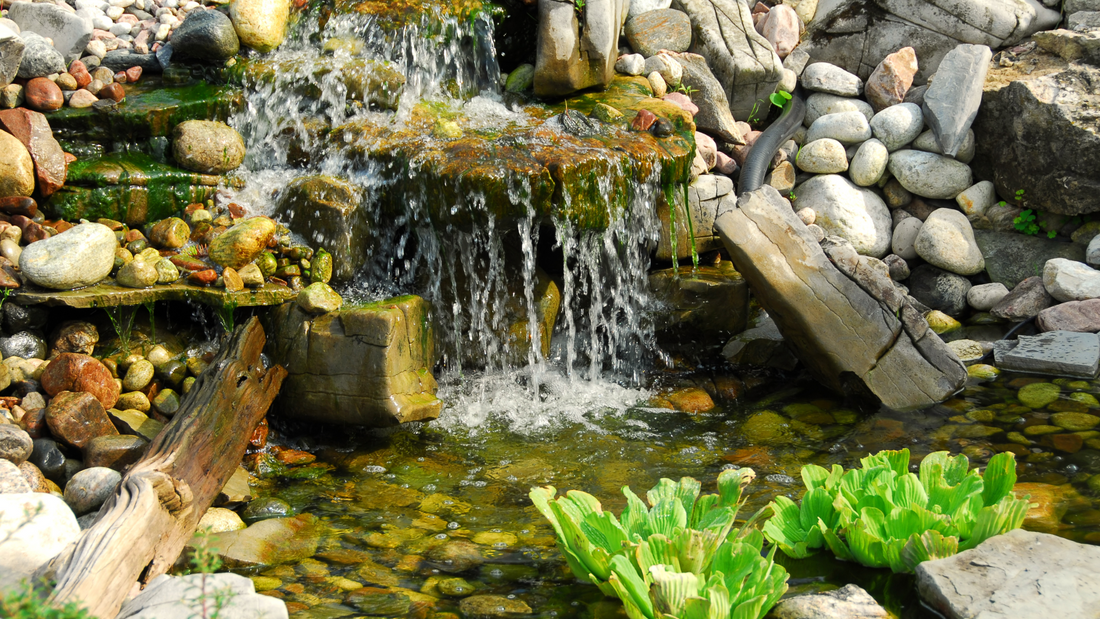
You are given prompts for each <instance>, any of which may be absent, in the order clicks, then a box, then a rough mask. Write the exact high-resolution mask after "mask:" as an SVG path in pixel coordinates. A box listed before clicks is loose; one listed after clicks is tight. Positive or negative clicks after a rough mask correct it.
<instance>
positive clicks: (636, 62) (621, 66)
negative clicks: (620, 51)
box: [615, 54, 645, 75]
mask: <svg viewBox="0 0 1100 619" xmlns="http://www.w3.org/2000/svg"><path fill="white" fill-rule="evenodd" d="M615 70H616V71H618V72H619V73H624V74H626V75H642V74H643V73H645V56H643V55H641V54H624V55H622V56H620V57H619V59H618V60H616V61H615Z"/></svg>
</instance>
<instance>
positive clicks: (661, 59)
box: [645, 54, 684, 98]
mask: <svg viewBox="0 0 1100 619" xmlns="http://www.w3.org/2000/svg"><path fill="white" fill-rule="evenodd" d="M645 72H646V73H649V74H651V75H652V74H653V73H657V74H658V75H660V76H661V79H662V80H664V82H665V84H667V85H668V86H675V85H677V84H679V83H680V78H681V77H682V76H683V73H684V68H683V67H682V66H681V65H680V63H678V62H676V61H675V60H674V59H673V58H672V56H670V55H669V54H657V55H656V56H650V57H649V58H646V60H645ZM654 96H657V95H656V93H654ZM663 96H664V95H661V97H663ZM658 98H660V97H658Z"/></svg>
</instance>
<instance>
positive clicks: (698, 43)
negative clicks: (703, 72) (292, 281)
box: [680, 0, 783, 118]
mask: <svg viewBox="0 0 1100 619" xmlns="http://www.w3.org/2000/svg"><path fill="white" fill-rule="evenodd" d="M680 4H681V5H682V7H683V10H684V12H686V13H687V14H688V17H689V18H690V19H691V24H692V35H693V39H694V42H693V48H692V50H693V51H694V52H696V53H698V54H700V55H701V56H703V58H705V59H706V61H707V64H708V65H709V66H710V68H711V70H713V71H714V75H715V77H717V78H718V81H719V82H720V83H721V84H722V86H723V87H724V88H725V92H726V98H727V99H728V100H729V103H730V112H731V113H732V114H733V116H734V117H735V118H748V117H749V115H750V114H752V111H753V108H754V107H763V108H764V109H766V108H767V106H768V96H769V95H771V94H772V93H773V92H775V87H776V85H777V84H779V80H780V78H781V77H782V69H783V64H782V61H781V60H780V59H779V56H778V55H776V53H775V51H774V50H773V49H772V46H771V43H769V42H768V40H767V39H765V38H764V37H763V36H761V35H760V34H759V33H758V32H757V31H756V28H755V27H754V25H753V18H752V11H751V10H750V9H749V6H748V3H746V2H742V1H740V0H682V1H681V2H680Z"/></svg>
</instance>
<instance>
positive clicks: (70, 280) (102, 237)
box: [19, 223, 118, 290]
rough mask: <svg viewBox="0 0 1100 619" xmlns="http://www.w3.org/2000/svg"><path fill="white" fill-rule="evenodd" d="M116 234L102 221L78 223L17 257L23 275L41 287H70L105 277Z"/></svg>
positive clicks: (36, 244)
mask: <svg viewBox="0 0 1100 619" xmlns="http://www.w3.org/2000/svg"><path fill="white" fill-rule="evenodd" d="M116 247H118V241H117V240H115V233H114V232H111V229H110V228H108V227H107V226H104V225H103V224H93V223H87V224H80V225H78V226H73V227H72V228H69V229H68V230H66V231H64V232H62V233H61V234H58V235H57V236H52V237H50V238H48V239H45V240H42V241H37V242H34V243H31V244H30V245H27V246H26V247H25V248H24V249H23V254H22V255H21V256H20V257H19V268H20V270H22V272H23V275H24V276H25V277H27V279H29V280H31V281H32V282H34V283H36V284H38V285H39V286H42V287H43V288H51V289H54V290H70V289H72V288H80V287H82V286H90V285H92V284H94V283H96V282H98V281H99V280H101V279H103V278H104V277H107V275H109V274H110V273H111V269H112V268H114V265H115V248H116Z"/></svg>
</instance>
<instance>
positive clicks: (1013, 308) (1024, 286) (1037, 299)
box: [989, 277, 1054, 322]
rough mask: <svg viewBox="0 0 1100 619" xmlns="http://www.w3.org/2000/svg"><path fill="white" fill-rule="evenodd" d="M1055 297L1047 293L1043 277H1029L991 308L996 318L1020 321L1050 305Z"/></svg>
mask: <svg viewBox="0 0 1100 619" xmlns="http://www.w3.org/2000/svg"><path fill="white" fill-rule="evenodd" d="M1053 302H1054V299H1052V298H1051V297H1050V295H1049V294H1047V291H1046V288H1045V287H1044V286H1043V280H1042V278H1041V277H1029V278H1027V279H1025V280H1024V281H1022V282H1020V283H1019V284H1017V285H1016V286H1015V287H1014V288H1013V289H1012V292H1009V293H1008V295H1006V296H1005V297H1004V298H1003V299H1001V300H1000V301H998V302H997V304H996V305H994V306H993V308H992V309H990V310H989V313H990V314H993V316H994V317H996V318H1002V319H1004V320H1008V321H1010V322H1020V321H1021V320H1027V319H1028V318H1031V317H1032V316H1037V315H1039V312H1041V311H1043V310H1044V309H1046V308H1048V307H1050V305H1051V303H1053Z"/></svg>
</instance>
